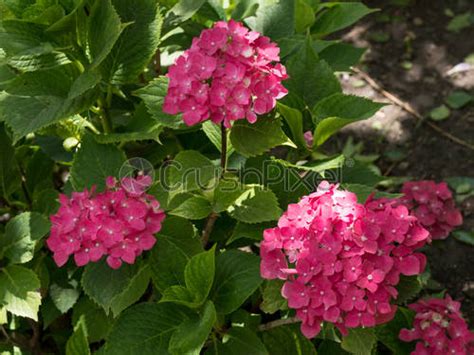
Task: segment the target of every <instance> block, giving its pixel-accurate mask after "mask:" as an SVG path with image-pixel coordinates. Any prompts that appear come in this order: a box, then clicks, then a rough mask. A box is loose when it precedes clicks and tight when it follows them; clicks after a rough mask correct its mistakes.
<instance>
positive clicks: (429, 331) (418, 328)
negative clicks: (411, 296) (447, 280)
mask: <svg viewBox="0 0 474 355" xmlns="http://www.w3.org/2000/svg"><path fill="white" fill-rule="evenodd" d="M460 307H461V304H460V303H459V302H456V301H453V300H452V299H451V297H450V296H449V295H447V296H446V298H445V299H437V298H433V299H429V300H420V301H418V302H417V303H414V304H411V305H410V306H409V308H411V309H412V310H414V311H415V312H416V315H415V319H414V321H413V328H412V329H402V330H401V331H400V339H401V340H403V341H406V342H411V341H415V340H417V341H418V342H417V343H416V349H415V350H414V351H413V352H412V353H411V354H412V355H431V354H433V355H435V354H443V355H444V354H456V355H471V354H474V334H473V333H471V332H470V331H469V328H468V326H467V323H466V321H465V320H464V319H463V317H462V314H461V312H460Z"/></svg>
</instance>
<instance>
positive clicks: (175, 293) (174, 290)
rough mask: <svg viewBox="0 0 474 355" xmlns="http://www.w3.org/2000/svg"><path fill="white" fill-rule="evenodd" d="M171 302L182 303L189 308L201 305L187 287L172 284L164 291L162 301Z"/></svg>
mask: <svg viewBox="0 0 474 355" xmlns="http://www.w3.org/2000/svg"><path fill="white" fill-rule="evenodd" d="M165 302H171V303H176V304H180V305H183V306H186V307H189V308H198V307H200V306H201V305H200V304H199V303H198V302H196V301H194V296H193V294H192V293H191V291H189V290H188V289H187V288H186V287H183V286H178V285H175V286H170V287H168V288H167V289H166V290H164V291H163V294H162V297H161V299H160V303H165Z"/></svg>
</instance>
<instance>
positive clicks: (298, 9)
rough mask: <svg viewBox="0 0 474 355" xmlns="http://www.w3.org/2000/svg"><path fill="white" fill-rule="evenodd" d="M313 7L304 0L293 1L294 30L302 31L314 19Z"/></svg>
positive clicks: (311, 23)
mask: <svg viewBox="0 0 474 355" xmlns="http://www.w3.org/2000/svg"><path fill="white" fill-rule="evenodd" d="M315 18H316V17H315V15H314V10H313V8H312V7H311V6H310V5H309V4H308V3H307V2H306V1H305V0H296V1H295V31H296V32H297V33H304V32H305V31H306V29H307V28H308V27H310V26H311V25H313V23H314V20H315Z"/></svg>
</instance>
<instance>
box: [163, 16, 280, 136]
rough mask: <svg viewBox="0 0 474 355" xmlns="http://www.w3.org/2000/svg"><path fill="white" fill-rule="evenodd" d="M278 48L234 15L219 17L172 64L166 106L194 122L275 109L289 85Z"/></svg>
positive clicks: (249, 116)
mask: <svg viewBox="0 0 474 355" xmlns="http://www.w3.org/2000/svg"><path fill="white" fill-rule="evenodd" d="M279 51H280V50H279V48H278V47H277V46H276V44H275V43H272V42H271V41H270V39H269V38H268V37H265V36H262V35H260V34H259V33H258V32H254V31H249V30H248V29H246V28H245V27H244V26H243V25H242V24H240V23H238V22H235V21H233V20H231V21H229V22H223V21H220V22H217V23H216V24H215V25H214V27H213V28H211V29H206V30H204V31H202V32H201V35H200V36H199V37H198V38H194V40H193V43H192V46H191V48H190V49H188V50H186V51H185V52H184V54H183V55H181V56H180V57H179V58H178V59H177V60H176V62H175V64H174V65H172V66H171V67H170V68H169V71H168V77H169V87H168V93H167V95H166V97H165V101H164V104H163V111H164V112H166V113H169V114H177V113H179V112H182V113H183V120H184V122H185V123H186V124H187V125H189V126H191V125H195V124H197V123H199V122H202V121H204V120H207V119H209V118H210V119H211V120H212V121H213V122H215V123H220V122H224V124H225V125H226V127H230V124H231V121H235V120H240V119H245V118H246V119H247V120H248V121H249V122H250V123H253V122H255V121H256V119H257V115H262V114H265V113H268V112H269V111H271V110H272V109H273V108H274V107H275V105H276V100H277V99H279V98H281V97H283V96H285V95H286V94H287V90H286V89H285V88H284V87H283V86H282V85H281V81H282V80H284V79H286V78H287V74H286V70H285V67H284V66H282V65H281V64H279V63H277V64H274V63H276V62H278V61H279V60H280V58H279Z"/></svg>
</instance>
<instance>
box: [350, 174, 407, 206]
mask: <svg viewBox="0 0 474 355" xmlns="http://www.w3.org/2000/svg"><path fill="white" fill-rule="evenodd" d="M343 179H344V178H343ZM342 186H343V188H344V189H345V190H349V191H351V192H353V193H355V194H356V195H357V200H358V201H359V203H365V201H367V198H368V197H369V196H370V195H371V194H374V197H375V198H381V197H387V198H399V197H401V196H402V194H392V193H389V192H384V191H378V190H376V189H374V187H373V186H367V185H362V184H343V185H342Z"/></svg>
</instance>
